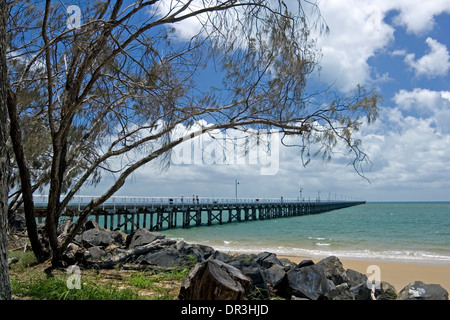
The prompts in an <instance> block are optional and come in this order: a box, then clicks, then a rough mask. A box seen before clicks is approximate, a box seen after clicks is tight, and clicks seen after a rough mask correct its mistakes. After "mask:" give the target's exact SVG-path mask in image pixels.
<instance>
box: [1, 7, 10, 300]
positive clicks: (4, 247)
mask: <svg viewBox="0 0 450 320" xmlns="http://www.w3.org/2000/svg"><path fill="white" fill-rule="evenodd" d="M7 17H8V5H7V4H6V0H0V300H9V299H11V282H10V279H9V266H8V222H7V221H8V220H7V216H8V173H9V170H8V151H7V148H6V134H7V130H6V108H7V107H6V101H7V91H6V83H7V82H6V79H7V71H6V70H7V69H6V21H7Z"/></svg>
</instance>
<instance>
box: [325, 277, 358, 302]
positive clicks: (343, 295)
mask: <svg viewBox="0 0 450 320" xmlns="http://www.w3.org/2000/svg"><path fill="white" fill-rule="evenodd" d="M327 281H328V287H329V289H328V291H327V292H326V293H325V296H326V298H327V299H329V300H353V293H352V292H351V291H350V287H349V286H348V284H347V283H345V282H343V283H341V284H339V285H337V286H336V285H335V284H334V283H333V281H331V280H329V279H327Z"/></svg>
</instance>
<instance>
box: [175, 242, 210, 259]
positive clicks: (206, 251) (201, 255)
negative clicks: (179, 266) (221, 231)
mask: <svg viewBox="0 0 450 320" xmlns="http://www.w3.org/2000/svg"><path fill="white" fill-rule="evenodd" d="M176 249H177V251H178V252H179V253H180V254H181V255H185V256H186V258H188V256H191V257H192V258H194V259H195V260H196V261H195V262H203V261H205V260H206V259H208V258H209V257H210V256H211V255H212V254H213V253H214V251H215V250H214V249H213V248H212V247H210V246H205V245H201V244H189V243H186V242H184V241H179V242H178V243H177V244H176Z"/></svg>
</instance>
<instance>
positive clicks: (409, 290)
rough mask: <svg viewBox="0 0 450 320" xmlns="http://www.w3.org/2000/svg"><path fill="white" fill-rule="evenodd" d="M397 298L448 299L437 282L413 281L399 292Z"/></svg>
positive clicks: (445, 292) (446, 293) (445, 291)
mask: <svg viewBox="0 0 450 320" xmlns="http://www.w3.org/2000/svg"><path fill="white" fill-rule="evenodd" d="M397 300H448V292H447V290H445V289H444V288H443V287H442V286H440V285H439V284H425V283H423V282H422V281H414V282H412V283H410V284H408V285H407V286H406V287H404V288H403V289H402V290H401V291H400V292H399V294H398V297H397Z"/></svg>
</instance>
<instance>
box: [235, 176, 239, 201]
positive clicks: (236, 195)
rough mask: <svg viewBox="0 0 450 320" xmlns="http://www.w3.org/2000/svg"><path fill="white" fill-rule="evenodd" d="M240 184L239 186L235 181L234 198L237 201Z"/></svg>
mask: <svg viewBox="0 0 450 320" xmlns="http://www.w3.org/2000/svg"><path fill="white" fill-rule="evenodd" d="M238 184H239V182H238V181H237V180H234V196H235V198H236V200H237V198H238V194H237V189H238V188H237V186H238Z"/></svg>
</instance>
